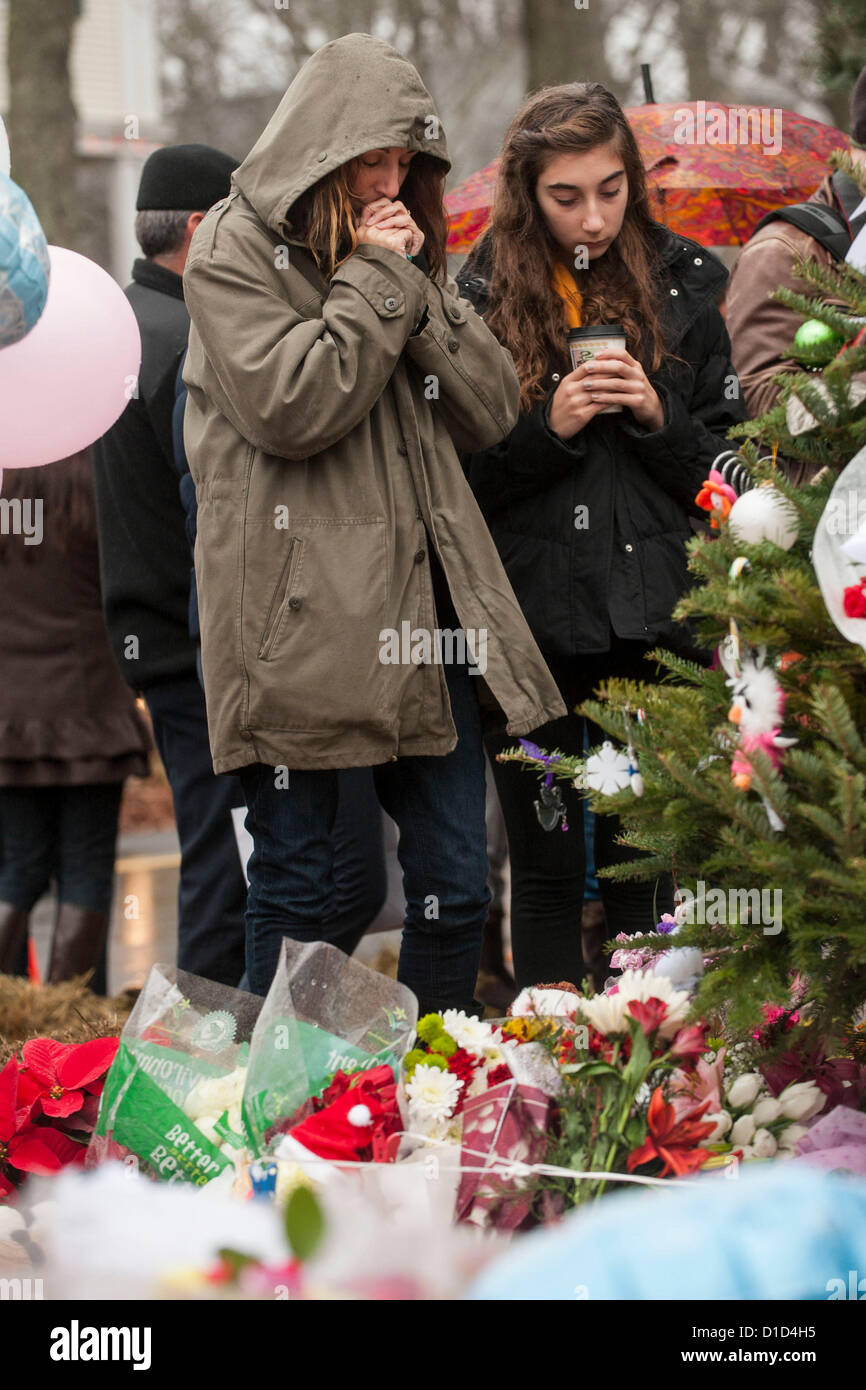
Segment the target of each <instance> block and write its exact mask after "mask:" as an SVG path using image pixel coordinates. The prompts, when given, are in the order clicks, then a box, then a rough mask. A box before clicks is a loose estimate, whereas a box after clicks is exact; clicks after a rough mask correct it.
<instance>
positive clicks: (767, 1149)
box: [752, 1129, 779, 1158]
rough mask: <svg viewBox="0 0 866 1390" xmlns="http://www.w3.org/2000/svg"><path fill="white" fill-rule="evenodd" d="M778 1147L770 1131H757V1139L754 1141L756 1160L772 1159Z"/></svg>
mask: <svg viewBox="0 0 866 1390" xmlns="http://www.w3.org/2000/svg"><path fill="white" fill-rule="evenodd" d="M778 1147H779V1146H778V1144H777V1143H776V1141H775V1139H774V1138H773V1136H772V1134H771V1133H770V1131H769V1130H768V1129H759V1130H756V1131H755V1137H754V1139H753V1140H752V1148H753V1149H754V1151H755V1156H756V1158H772V1157H773V1154H774V1153H775V1152H776V1149H777V1148H778Z"/></svg>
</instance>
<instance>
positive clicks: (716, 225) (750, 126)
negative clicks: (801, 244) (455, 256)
mask: <svg viewBox="0 0 866 1390" xmlns="http://www.w3.org/2000/svg"><path fill="white" fill-rule="evenodd" d="M625 114H626V116H627V117H628V120H629V123H630V125H631V127H632V129H633V130H634V133H635V135H636V137H637V142H638V145H639V146H640V151H641V155H642V158H643V162H644V167H645V169H646V171H647V179H648V182H649V186H650V195H651V198H652V202H653V215H654V216H655V217H657V218H658V220H659V221H660V222H665V223H666V224H667V225H668V226H669V227H671V228H672V230H673V231H675V232H679V233H680V235H682V236H688V237H692V238H694V240H695V241H699V242H701V243H702V245H704V246H742V245H743V243H744V242H745V241H747V240H748V238H749V237H750V236H751V234H752V232H753V231H754V229H755V227H756V225H757V223H758V222H759V221H760V219H761V218H762V217H763V216H764V213H765V212H770V211H772V209H773V208H778V207H783V206H784V204H785V203H798V202H802V201H803V199H805V198H808V197H809V195H810V194H812V193H814V191H815V189H816V188H817V187H818V184H819V183H820V182H821V179H822V178H823V176H824V174H825V172H826V170H827V162H828V159H829V156H830V154H831V152H832V151H833V150H837V149H840V148H847V145H848V137H847V136H846V135H844V134H843V133H842V131H841V130H836V129H835V128H834V127H833V126H828V125H824V124H823V123H822V122H821V121H812V120H809V119H808V117H806V116H798V115H797V114H796V113H795V112H793V111H783V110H780V109H774V108H772V107H737V106H725V105H723V104H722V103H720V102H703V101H697V102H694V101H693V102H683V103H680V104H676V103H675V102H667V103H665V104H663V105H657V104H652V105H649V104H648V105H646V106H632V107H628V108H626V112H625ZM498 165H499V161H498V160H494V161H493V163H492V164H488V165H487V167H486V168H484V169H481V170H480V171H479V172H478V173H477V174H472V175H471V176H470V177H469V178H468V179H466V180H465V181H464V182H463V183H461V184H460V185H458V187H457V188H455V189H454V191H453V192H452V193H449V194H448V196H447V198H446V199H445V207H446V209H447V212H448V250H449V252H458V253H459V252H464V251H468V250H469V248H470V247H471V245H472V243H473V242H474V241H475V238H476V237H477V236H478V234H479V233H480V232H481V231H482V230H483V228H484V227H485V226H486V224H487V221H488V219H489V216H490V208H491V204H492V202H493V190H494V187H495V183H496V171H497V168H498Z"/></svg>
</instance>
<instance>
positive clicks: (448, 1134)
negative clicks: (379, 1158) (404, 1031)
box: [403, 1009, 519, 1143]
mask: <svg viewBox="0 0 866 1390" xmlns="http://www.w3.org/2000/svg"><path fill="white" fill-rule="evenodd" d="M507 1027H508V1025H507V1024H506V1028H507ZM417 1034H418V1036H417V1040H416V1044H415V1046H414V1047H413V1048H412V1050H411V1051H410V1052H407V1054H406V1056H405V1057H404V1059H403V1094H404V1098H405V1113H406V1120H407V1126H406V1127H407V1130H408V1131H409V1132H410V1133H411V1134H412V1135H414V1136H416V1137H421V1138H424V1139H437V1140H443V1139H444V1140H447V1139H450V1140H451V1141H452V1142H455V1143H457V1142H459V1141H460V1138H461V1133H462V1130H461V1122H460V1116H461V1114H462V1111H463V1108H464V1106H465V1104H466V1102H467V1100H471V1099H473V1098H474V1097H476V1096H480V1095H483V1094H484V1093H485V1092H486V1091H488V1090H490V1089H491V1088H492V1087H494V1086H498V1085H499V1084H500V1082H503V1081H510V1080H511V1078H512V1072H511V1068H510V1066H509V1057H510V1055H511V1054H512V1053H513V1051H514V1049H515V1048H516V1047H517V1046H518V1044H519V1039H518V1038H517V1037H514V1036H508V1035H507V1034H506V1033H505V1032H503V1030H502V1028H500V1027H498V1026H497V1025H495V1024H493V1023H488V1022H485V1021H484V1020H483V1019H480V1018H475V1017H474V1016H467V1015H466V1013H464V1012H463V1011H462V1010H459V1011H458V1010H456V1009H446V1010H445V1012H444V1013H441V1014H425V1016H424V1017H423V1018H421V1019H419V1020H418V1027H417Z"/></svg>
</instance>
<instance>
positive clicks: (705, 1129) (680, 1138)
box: [626, 1086, 715, 1178]
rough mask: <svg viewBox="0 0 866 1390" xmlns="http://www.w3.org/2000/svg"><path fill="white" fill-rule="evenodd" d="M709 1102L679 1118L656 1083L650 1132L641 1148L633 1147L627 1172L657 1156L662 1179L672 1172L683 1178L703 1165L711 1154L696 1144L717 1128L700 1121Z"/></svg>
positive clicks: (648, 1118) (651, 1110)
mask: <svg viewBox="0 0 866 1390" xmlns="http://www.w3.org/2000/svg"><path fill="white" fill-rule="evenodd" d="M709 1104H710V1102H709V1101H708V1100H707V1101H704V1103H703V1105H699V1106H698V1107H697V1108H696V1109H694V1110H692V1111H690V1112H689V1113H688V1114H686V1115H681V1116H680V1118H679V1119H677V1115H676V1111H675V1109H674V1107H673V1106H672V1105H668V1103H667V1101H666V1100H665V1098H664V1096H663V1095H662V1090H661V1087H660V1086H656V1088H655V1090H654V1091H653V1093H652V1100H651V1101H650V1103H649V1110H648V1111H647V1124H648V1127H649V1134H648V1136H647V1138H646V1140H645V1141H644V1143H643V1144H641V1146H640V1148H639V1149H633V1150H632V1152H631V1153H630V1154H629V1156H628V1163H627V1165H626V1166H627V1168H628V1171H629V1172H630V1173H633V1172H634V1170H635V1168H640V1167H641V1165H642V1164H644V1163H650V1162H652V1160H653V1159H656V1158H658V1159H661V1160H662V1162H663V1164H664V1167H663V1168H662V1170H661V1173H660V1174H659V1176H660V1177H662V1178H664V1177H667V1175H668V1174H669V1173H673V1175H674V1176H675V1177H677V1178H681V1177H682V1176H683V1174H684V1173H691V1172H693V1171H694V1169H695V1168H700V1166H701V1164H702V1163H704V1162H705V1161H706V1159H708V1158H709V1156H710V1154H709V1150H708V1149H700V1148H695V1145H696V1144H699V1143H700V1141H701V1140H702V1139H706V1137H707V1135H708V1134H712V1132H713V1129H714V1128H715V1126H714V1125H712V1124H707V1123H704V1124H700V1123H698V1121H699V1119H700V1116H701V1115H703V1114H704V1112H705V1111H706V1110H707V1108H708V1107H709Z"/></svg>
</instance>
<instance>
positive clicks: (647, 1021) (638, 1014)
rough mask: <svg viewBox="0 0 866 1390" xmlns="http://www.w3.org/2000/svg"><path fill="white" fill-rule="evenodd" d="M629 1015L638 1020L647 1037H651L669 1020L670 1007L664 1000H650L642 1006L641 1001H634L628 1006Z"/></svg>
mask: <svg viewBox="0 0 866 1390" xmlns="http://www.w3.org/2000/svg"><path fill="white" fill-rule="evenodd" d="M626 1007H627V1008H628V1011H629V1013H630V1014H631V1016H632V1018H636V1019H637V1021H638V1023H639V1024H640V1026H641V1028H642V1029H643V1030H644V1032H645V1033H646V1035H647V1037H648V1038H649V1037H651V1036H652V1034H653V1033H655V1032H656V1030H657V1029H658V1028H660V1027H661V1025H662V1024H663V1023H664V1021H665V1019H666V1018H667V1013H668V1006H667V1004H666V1003H665V1002H664V1000H663V999H656V998H652V999H648V1000H647V1001H646V1003H645V1004H642V1003H641V1001H640V1000H639V999H632V1000H630V1001H629V1003H628V1005H627V1006H626Z"/></svg>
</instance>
